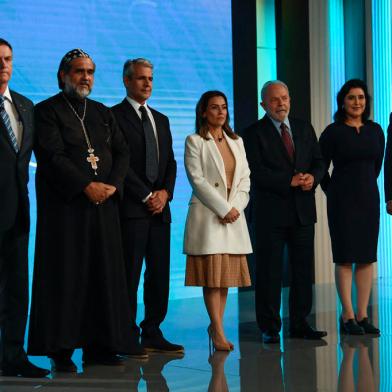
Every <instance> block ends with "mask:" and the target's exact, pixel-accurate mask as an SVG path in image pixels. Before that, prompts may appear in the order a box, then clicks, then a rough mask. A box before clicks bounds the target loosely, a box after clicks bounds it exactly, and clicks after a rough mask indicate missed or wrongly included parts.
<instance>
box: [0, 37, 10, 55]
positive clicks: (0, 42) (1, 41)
mask: <svg viewBox="0 0 392 392" xmlns="http://www.w3.org/2000/svg"><path fill="white" fill-rule="evenodd" d="M2 45H5V46H8V47H9V48H10V49H11V52H12V46H11V44H10V43H9V42H8V41H7V40H5V39H4V38H0V46H2Z"/></svg>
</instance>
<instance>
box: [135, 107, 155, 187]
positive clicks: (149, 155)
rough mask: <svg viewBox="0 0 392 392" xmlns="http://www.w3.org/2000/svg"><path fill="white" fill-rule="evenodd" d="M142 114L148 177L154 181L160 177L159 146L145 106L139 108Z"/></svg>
mask: <svg viewBox="0 0 392 392" xmlns="http://www.w3.org/2000/svg"><path fill="white" fill-rule="evenodd" d="M139 110H140V112H141V114H142V125H143V131H144V138H145V140H146V177H147V179H148V180H149V181H150V182H151V183H154V182H155V181H156V180H157V178H158V148H157V142H156V139H155V134H154V128H153V127H152V124H151V121H150V118H149V117H148V114H147V110H146V108H145V107H144V106H140V108H139Z"/></svg>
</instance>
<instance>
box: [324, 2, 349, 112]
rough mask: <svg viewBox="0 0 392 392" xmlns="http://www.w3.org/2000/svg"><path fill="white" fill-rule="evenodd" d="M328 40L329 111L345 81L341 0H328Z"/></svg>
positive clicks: (333, 110) (333, 108) (334, 109)
mask: <svg viewBox="0 0 392 392" xmlns="http://www.w3.org/2000/svg"><path fill="white" fill-rule="evenodd" d="M328 12H329V41H330V75H331V100H332V101H331V109H332V110H331V112H332V114H333V113H335V111H336V95H337V93H338V91H339V89H340V88H341V87H342V85H343V84H344V82H345V58H344V18H343V0H330V1H329V5H328Z"/></svg>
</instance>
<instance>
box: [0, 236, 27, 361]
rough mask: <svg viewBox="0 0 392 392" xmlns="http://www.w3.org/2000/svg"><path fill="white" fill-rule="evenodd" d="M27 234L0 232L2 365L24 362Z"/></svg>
mask: <svg viewBox="0 0 392 392" xmlns="http://www.w3.org/2000/svg"><path fill="white" fill-rule="evenodd" d="M28 238H29V237H28V232H27V233H26V232H20V231H19V230H18V229H17V228H14V229H12V230H10V231H8V232H6V233H0V290H1V291H0V309H1V310H0V312H1V314H0V320H1V340H2V356H3V362H4V363H6V362H8V363H12V362H15V361H18V360H23V359H25V355H26V354H25V352H24V349H23V343H24V335H25V329H26V320H27V309H28V301H29V298H28Z"/></svg>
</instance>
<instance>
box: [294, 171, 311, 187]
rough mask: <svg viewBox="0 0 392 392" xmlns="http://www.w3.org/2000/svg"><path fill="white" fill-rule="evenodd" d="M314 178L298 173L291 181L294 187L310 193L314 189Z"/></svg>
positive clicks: (307, 174)
mask: <svg viewBox="0 0 392 392" xmlns="http://www.w3.org/2000/svg"><path fill="white" fill-rule="evenodd" d="M313 184H314V177H313V176H312V175H311V174H309V173H305V174H304V173H297V174H296V175H295V176H293V178H292V179H291V186H292V187H301V189H302V190H303V191H310V190H311V189H312V188H313Z"/></svg>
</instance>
